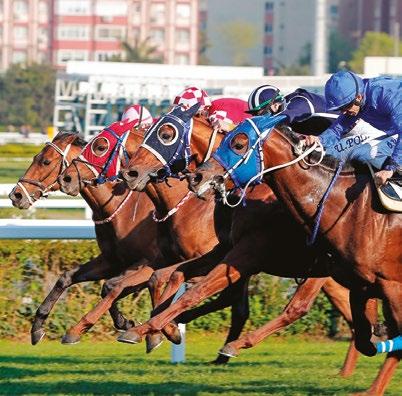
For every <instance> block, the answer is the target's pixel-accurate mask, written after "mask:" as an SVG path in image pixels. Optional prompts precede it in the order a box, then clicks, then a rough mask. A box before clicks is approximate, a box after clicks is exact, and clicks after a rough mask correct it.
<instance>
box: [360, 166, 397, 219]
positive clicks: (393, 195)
mask: <svg viewBox="0 0 402 396" xmlns="http://www.w3.org/2000/svg"><path fill="white" fill-rule="evenodd" d="M367 166H368V167H369V169H370V173H371V176H372V177H373V179H374V170H373V168H372V166H371V165H370V164H367ZM376 189H377V192H378V196H379V197H380V201H381V203H382V205H383V206H384V208H386V209H388V210H390V211H391V212H398V213H402V180H401V179H400V178H391V179H389V180H388V182H387V183H386V184H384V185H383V186H380V187H376Z"/></svg>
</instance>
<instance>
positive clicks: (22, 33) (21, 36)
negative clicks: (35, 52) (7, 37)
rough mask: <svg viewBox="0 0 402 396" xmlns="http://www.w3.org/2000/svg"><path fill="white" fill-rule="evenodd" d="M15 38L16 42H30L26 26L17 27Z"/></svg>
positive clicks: (14, 33)
mask: <svg viewBox="0 0 402 396" xmlns="http://www.w3.org/2000/svg"><path fill="white" fill-rule="evenodd" d="M13 36H14V41H15V42H26V41H27V40H28V28H27V27H25V26H15V27H14V29H13Z"/></svg>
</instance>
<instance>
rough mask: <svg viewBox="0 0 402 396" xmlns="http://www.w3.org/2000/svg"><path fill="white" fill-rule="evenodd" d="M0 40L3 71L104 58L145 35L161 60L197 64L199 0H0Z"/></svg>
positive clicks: (120, 50) (118, 51) (59, 65)
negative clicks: (19, 65) (23, 65)
mask: <svg viewBox="0 0 402 396" xmlns="http://www.w3.org/2000/svg"><path fill="white" fill-rule="evenodd" d="M0 40H1V41H0V48H1V50H0V54H1V59H0V67H1V69H3V70H4V69H7V68H8V67H9V66H10V64H13V63H18V62H44V61H49V62H51V63H52V64H53V65H55V66H57V67H58V68H64V67H65V64H66V62H67V61H69V60H89V61H91V60H93V61H102V60H106V59H109V58H110V57H112V56H113V55H123V50H122V47H121V43H122V41H127V42H128V43H129V44H130V45H131V46H134V45H135V43H136V41H139V42H144V41H145V40H148V44H149V45H152V46H156V47H157V50H156V52H155V56H156V57H157V58H159V59H161V60H162V61H163V62H164V63H170V64H196V63H197V58H198V0H0Z"/></svg>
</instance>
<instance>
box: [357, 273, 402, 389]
mask: <svg viewBox="0 0 402 396" xmlns="http://www.w3.org/2000/svg"><path fill="white" fill-rule="evenodd" d="M380 287H381V289H382V291H383V293H384V295H385V301H384V305H383V308H384V317H385V320H386V322H387V324H388V331H389V337H390V338H392V337H394V336H397V335H400V334H402V329H401V323H402V309H401V307H400V302H401V301H402V286H401V284H400V283H398V282H390V281H381V282H380ZM401 358H402V352H401V351H397V352H391V353H388V354H387V357H386V359H385V362H384V364H383V366H382V367H381V370H380V371H379V373H378V374H377V377H376V378H375V380H374V382H373V383H372V384H371V386H370V388H369V389H368V390H367V392H364V393H358V394H356V395H359V396H360V395H379V396H381V395H383V394H384V392H385V390H386V388H387V386H388V384H389V383H390V381H391V379H392V377H393V375H394V372H395V370H396V368H397V367H398V364H399V361H400V360H401Z"/></svg>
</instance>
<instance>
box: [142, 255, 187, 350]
mask: <svg viewBox="0 0 402 396" xmlns="http://www.w3.org/2000/svg"><path fill="white" fill-rule="evenodd" d="M180 265H181V263H178V264H174V265H171V266H169V267H166V268H161V269H158V270H156V271H154V273H153V274H152V275H151V277H150V278H149V281H148V290H149V293H150V296H151V302H152V307H153V308H155V307H156V306H157V305H158V303H159V301H160V298H161V295H162V292H163V286H164V285H166V283H167V282H168V281H169V279H170V276H171V274H172V273H173V272H174V271H175V270H176V268H178V267H179V266H180ZM177 332H178V333H179V334H180V331H179V329H178V328H177ZM162 342H163V334H162V332H161V331H157V332H155V333H152V334H147V336H146V352H147V353H151V352H152V351H153V350H155V349H156V348H158V347H159V346H160V345H161V344H162Z"/></svg>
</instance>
